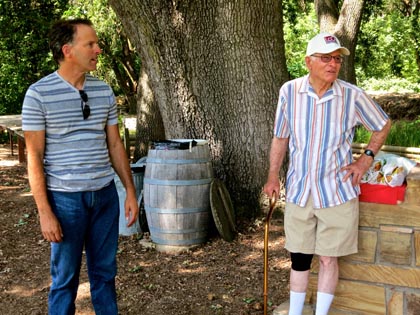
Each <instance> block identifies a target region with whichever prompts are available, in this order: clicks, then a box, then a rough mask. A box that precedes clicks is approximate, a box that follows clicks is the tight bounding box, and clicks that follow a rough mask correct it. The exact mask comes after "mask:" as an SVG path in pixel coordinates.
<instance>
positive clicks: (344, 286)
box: [306, 165, 420, 315]
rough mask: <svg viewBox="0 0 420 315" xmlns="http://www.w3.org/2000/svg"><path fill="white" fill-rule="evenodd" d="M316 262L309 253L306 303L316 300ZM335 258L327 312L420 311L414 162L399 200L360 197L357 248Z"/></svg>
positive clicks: (391, 314) (388, 314)
mask: <svg viewBox="0 0 420 315" xmlns="http://www.w3.org/2000/svg"><path fill="white" fill-rule="evenodd" d="M317 264H318V261H317V260H316V259H314V263H313V266H312V267H313V268H312V272H311V279H310V287H309V289H308V293H307V304H308V306H309V308H311V309H313V308H314V307H312V306H313V305H315V303H316V291H317V270H318V266H317ZM339 264H340V281H339V284H338V287H337V291H336V296H335V299H334V302H333V305H332V309H331V311H330V313H329V314H330V315H339V314H340V315H347V314H348V315H350V314H357V315H376V314H377V315H418V314H420V166H419V165H418V166H417V167H415V168H414V169H413V170H412V171H411V172H410V174H409V175H408V177H407V190H406V196H405V200H404V202H403V203H400V204H398V205H386V204H377V203H363V202H361V203H360V223H359V252H358V253H357V254H354V255H350V256H347V257H343V258H340V260H339ZM306 309H308V307H307V308H306ZM309 313H311V312H309Z"/></svg>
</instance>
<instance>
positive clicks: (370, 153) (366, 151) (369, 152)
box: [363, 150, 375, 159]
mask: <svg viewBox="0 0 420 315" xmlns="http://www.w3.org/2000/svg"><path fill="white" fill-rule="evenodd" d="M363 153H364V154H366V155H367V156H371V157H372V159H375V153H373V151H372V150H365V151H364V152H363Z"/></svg>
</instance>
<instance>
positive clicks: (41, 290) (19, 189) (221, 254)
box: [0, 145, 290, 315]
mask: <svg viewBox="0 0 420 315" xmlns="http://www.w3.org/2000/svg"><path fill="white" fill-rule="evenodd" d="M15 152H17V151H16V150H15ZM15 154H16V153H15ZM262 219H263V216H262V217H261V218H260V219H259V220H256V221H254V222H252V223H249V224H247V225H244V226H242V227H239V230H240V233H239V234H238V236H237V238H236V239H235V240H234V241H233V242H226V241H224V240H223V239H221V238H220V237H219V236H218V235H217V233H216V231H212V232H211V235H210V238H209V241H208V242H207V243H205V244H203V245H202V246H200V247H198V248H196V249H194V250H191V251H189V252H186V253H181V254H165V253H161V252H158V251H156V250H155V249H154V248H152V247H150V246H146V245H150V244H151V243H150V242H148V235H147V234H146V235H143V239H140V237H139V236H121V237H120V243H119V251H118V268H119V269H118V276H117V279H116V283H117V291H118V304H119V310H120V314H136V315H137V314H148V315H167V314H177V315H182V314H185V315H193V314H197V315H207V314H209V315H210V314H229V315H235V314H238V315H240V314H241V315H245V314H252V315H257V314H263V308H262V307H263V275H264V267H263V266H264V264H263V263H264V258H263V254H264V224H263V222H262ZM269 236H270V237H269V282H268V284H269V305H270V307H271V308H274V307H275V306H277V305H279V304H281V303H282V302H284V301H285V300H286V299H287V296H288V274H289V270H290V269H289V268H290V264H289V258H288V254H287V252H286V251H285V250H284V249H283V243H284V233H283V227H282V215H281V212H280V210H276V212H275V213H274V216H273V219H272V220H271V225H270V233H269ZM49 285H50V276H49V243H47V242H46V241H44V240H43V238H42V235H41V233H40V229H39V224H38V218H37V211H36V207H35V204H34V201H33V199H32V196H31V194H30V190H29V187H28V181H27V174H26V166H25V165H22V164H19V163H18V162H17V157H16V155H15V156H14V157H12V156H10V149H9V148H8V146H6V145H1V146H0V314H2V315H9V314H10V315H12V314H13V315H17V314H19V315H26V314H28V315H29V314H30V315H37V314H47V298H48V291H49ZM76 303H77V306H76V307H77V312H76V314H79V315H82V314H83V315H90V314H94V311H93V308H92V305H91V302H90V293H89V282H88V280H87V275H86V267H85V265H83V266H82V273H81V277H80V287H79V292H78V296H77V301H76ZM270 313H271V312H270Z"/></svg>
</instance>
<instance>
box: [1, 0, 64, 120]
mask: <svg viewBox="0 0 420 315" xmlns="http://www.w3.org/2000/svg"><path fill="white" fill-rule="evenodd" d="M66 3H67V1H65V0H42V1H41V0H39V1H34V0H33V1H27V0H13V1H7V0H0V34H1V36H0V60H1V64H0V91H1V93H0V114H17V113H20V111H21V104H22V100H23V97H24V95H25V92H26V90H27V88H28V87H29V85H30V84H31V83H33V82H35V81H36V80H38V79H39V78H40V77H41V76H43V75H45V74H47V73H49V72H51V69H53V67H54V64H53V62H52V60H51V56H50V55H49V48H48V41H47V34H48V30H49V27H50V23H51V21H53V20H55V19H56V18H57V17H59V16H60V15H61V12H62V11H63V9H64V8H65V6H66Z"/></svg>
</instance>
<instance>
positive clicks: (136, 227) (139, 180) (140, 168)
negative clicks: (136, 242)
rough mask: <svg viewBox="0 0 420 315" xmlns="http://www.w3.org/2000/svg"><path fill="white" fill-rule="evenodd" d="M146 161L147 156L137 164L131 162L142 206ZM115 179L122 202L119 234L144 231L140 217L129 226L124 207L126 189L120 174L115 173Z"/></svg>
mask: <svg viewBox="0 0 420 315" xmlns="http://www.w3.org/2000/svg"><path fill="white" fill-rule="evenodd" d="M144 161H145V158H142V159H140V160H138V161H137V162H136V163H135V164H130V167H131V173H132V175H133V181H134V186H135V187H136V197H137V201H138V204H139V207H140V203H141V200H142V197H143V195H142V191H143V178H144V172H145V166H146V164H145V163H144ZM114 180H115V186H116V187H117V192H118V199H119V202H120V219H119V234H120V235H125V236H129V235H133V234H137V233H141V232H144V231H142V229H141V226H140V223H139V219H137V221H136V222H135V223H134V224H133V225H132V226H130V227H127V221H126V220H125V209H124V202H125V197H126V191H125V188H124V186H123V184H122V182H121V180H120V178H119V177H118V175H115V178H114Z"/></svg>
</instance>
